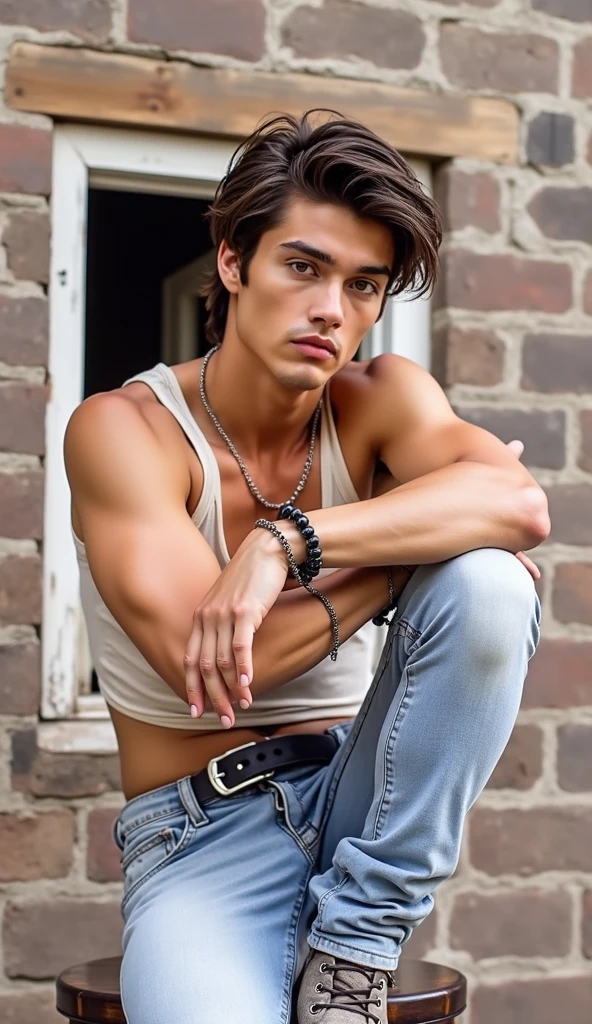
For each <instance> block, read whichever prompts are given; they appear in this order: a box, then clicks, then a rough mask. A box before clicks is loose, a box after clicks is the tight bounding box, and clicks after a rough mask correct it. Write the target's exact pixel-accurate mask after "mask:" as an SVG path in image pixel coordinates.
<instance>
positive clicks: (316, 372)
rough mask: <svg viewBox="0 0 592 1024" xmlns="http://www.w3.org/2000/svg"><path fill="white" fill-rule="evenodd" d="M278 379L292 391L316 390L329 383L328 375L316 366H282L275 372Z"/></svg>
mask: <svg viewBox="0 0 592 1024" xmlns="http://www.w3.org/2000/svg"><path fill="white" fill-rule="evenodd" d="M275 377H276V379H277V380H278V381H279V383H280V384H283V386H284V387H286V388H290V390H292V391H315V390H316V389H317V388H322V387H323V385H324V384H326V383H327V380H328V377H327V374H326V373H324V372H323V371H322V370H321V369H320V368H319V367H316V366H291V367H290V368H289V369H287V368H286V369H284V368H282V369H281V370H279V371H278V372H277V373H276V374H275Z"/></svg>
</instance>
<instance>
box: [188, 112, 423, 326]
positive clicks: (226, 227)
mask: <svg viewBox="0 0 592 1024" xmlns="http://www.w3.org/2000/svg"><path fill="white" fill-rule="evenodd" d="M317 113H329V114H331V115H333V117H332V119H329V120H325V121H324V122H322V123H320V124H316V125H315V124H314V123H313V122H312V121H311V115H312V114H317ZM294 196H302V197H306V198H308V199H313V200H315V201H317V202H333V203H339V204H343V205H345V206H347V207H348V208H349V209H351V210H353V211H354V212H355V213H357V214H358V215H359V216H361V217H371V218H373V219H374V220H377V221H380V222H382V223H383V224H385V225H386V226H387V227H389V228H390V230H391V231H392V234H393V241H394V247H395V265H394V268H393V273H392V275H391V278H390V280H389V282H388V285H387V292H386V296H385V301H386V297H387V296H388V295H398V294H399V293H400V292H402V291H404V290H405V289H406V288H410V287H412V288H413V289H414V295H423V294H425V293H426V292H428V291H429V290H430V289H431V287H432V286H433V284H434V282H435V279H436V274H437V268H438V248H439V246H440V243H441V241H442V224H441V219H440V214H439V211H438V207H437V206H436V204H435V203H434V201H433V200H432V199H431V198H430V197H429V195H427V193H426V192H425V191H424V189H423V186H422V185H421V182H420V181H419V179H418V178H417V177H416V175H415V174H414V172H413V171H412V170H411V168H410V167H409V165H408V164H407V163H406V161H405V160H404V159H403V157H402V156H401V155H400V154H399V153H398V152H397V151H396V150H395V149H393V147H392V146H390V145H389V144H388V143H387V142H385V141H384V140H383V139H381V138H379V136H378V135H375V134H374V132H372V131H370V129H369V128H366V127H365V126H364V125H363V124H360V123H359V122H357V121H350V120H346V119H345V118H344V117H343V115H342V114H339V113H338V112H337V111H333V110H331V111H318V110H309V111H307V112H306V113H305V114H303V115H302V117H294V116H292V115H291V114H281V115H279V116H276V117H270V118H267V119H266V120H265V121H264V122H263V124H261V125H260V126H259V127H258V128H257V129H256V130H255V131H254V132H253V134H252V135H250V136H249V138H248V139H246V140H245V141H244V142H242V143H241V145H240V146H239V147H238V148H237V149H236V151H235V152H234V154H233V156H232V158H231V161H230V165H229V168H228V171H227V173H226V174H225V176H224V177H223V178H222V180H221V182H220V184H219V185H218V188H217V190H216V194H215V197H214V200H213V202H212V204H211V206H210V208H209V211H208V214H207V217H208V220H209V224H210V232H211V235H212V241H213V243H214V245H215V247H216V249H217V248H218V247H219V245H220V243H221V242H222V240H225V241H226V243H227V244H228V246H229V247H230V249H231V250H232V251H233V252H234V253H235V254H236V255H237V256H238V258H239V260H240V279H241V282H242V283H243V284H247V281H248V269H249V263H250V261H251V259H252V257H253V255H254V254H255V252H256V250H257V246H258V244H259V240H260V238H261V236H262V235H263V234H264V233H265V232H266V231H269V230H271V229H272V228H274V227H276V226H277V225H278V224H279V223H280V222H281V218H282V215H283V213H284V210H285V207H286V203H287V202H288V201H289V200H290V199H291V198H292V197H294ZM203 294H204V295H205V296H206V308H207V311H208V318H207V322H206V337H207V339H208V341H209V342H210V343H211V344H214V345H217V344H220V342H221V341H222V338H223V335H224V330H225V327H226V318H227V315H228V302H229V293H228V291H227V290H226V288H225V287H224V285H223V283H222V281H221V279H220V276H219V274H218V270H217V268H215V269H214V271H213V273H212V275H211V277H210V278H209V280H208V281H207V283H206V286H205V288H204V290H203ZM383 309H384V303H383V307H382V309H381V315H382V311H383Z"/></svg>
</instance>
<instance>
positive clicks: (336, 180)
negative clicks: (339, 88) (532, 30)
mask: <svg viewBox="0 0 592 1024" xmlns="http://www.w3.org/2000/svg"><path fill="white" fill-rule="evenodd" d="M210 222H211V229H212V236H213V240H214V243H215V245H216V247H217V250H218V259H217V268H216V272H215V275H214V277H213V279H212V281H211V282H210V285H209V290H208V310H209V322H208V336H209V340H210V341H211V342H212V343H213V345H214V347H213V348H212V349H211V350H210V352H208V354H207V356H206V357H205V359H196V360H190V361H189V362H187V363H184V364H180V365H178V366H175V367H167V366H165V365H164V364H162V363H160V364H158V365H157V366H156V367H153V368H152V369H150V370H146V371H144V372H142V373H140V374H138V375H136V376H135V377H134V378H131V379H130V380H129V381H126V382H125V383H124V385H123V386H122V387H121V388H119V389H116V390H115V391H112V392H109V393H104V394H99V395H95V396H92V397H90V398H89V399H87V400H86V401H85V402H83V403H82V405H81V406H80V407H79V408H78V409H77V410H76V411H75V412H74V414H73V416H72V418H71V420H70V423H69V425H68V429H67V433H66V438H65V459H66V466H67V472H68V477H69V482H70V486H71V491H72V527H73V533H74V537H75V543H76V548H77V552H78V558H79V564H80V571H81V587H82V601H83V607H84V611H85V616H86V621H87V625H88V631H89V637H90V645H91V653H92V657H93V663H94V665H95V667H96V670H97V674H98V678H99V682H100V685H101V690H102V692H103V693H104V695H105V699H106V701H107V704H108V706H109V710H110V713H111V715H112V718H113V722H114V726H115V729H116V732H117V737H118V742H119V748H120V754H121V766H122V780H123V788H124V792H125V795H126V797H127V799H128V803H127V804H126V806H125V807H124V809H123V811H122V813H121V815H120V817H119V819H118V822H117V825H116V828H115V838H116V841H117V843H118V844H119V846H120V848H121V849H122V853H123V857H122V864H123V870H124V880H125V882H124V899H123V904H122V909H123V915H124V920H125V931H124V958H123V967H122V998H123V1003H124V1009H125V1013H126V1016H127V1020H128V1021H129V1024H169V1022H170V1021H175V1024H190V1022H191V1024H201V1022H203V1024H206V1022H207V1024H210V1022H211V1021H214V1020H221V1021H228V1022H229V1024H230V1022H232V1024H260V1022H261V1021H269V1022H271V1021H273V1022H274V1024H287V1022H288V1021H289V1020H290V1019H291V1014H292V1012H293V1011H294V1012H295V1013H296V1014H297V1019H298V1024H314V1021H315V1019H316V1017H317V1016H318V1017H319V1019H321V1020H322V1021H323V1024H360V1021H361V1020H364V1021H367V1022H375V1024H385V1022H386V990H387V986H388V983H389V982H390V981H392V980H393V974H392V972H393V971H394V970H395V968H396V966H397V962H398V958H399V953H400V948H401V944H402V943H403V942H404V941H405V940H406V939H407V938H408V937H409V934H410V933H411V930H412V928H413V927H414V926H416V925H417V924H419V923H420V922H421V921H422V920H423V919H424V918H425V917H426V915H427V914H428V913H429V911H430V910H431V907H432V905H433V895H432V893H433V891H434V889H435V887H436V886H437V885H438V884H439V883H440V882H441V881H442V880H443V879H445V878H447V877H448V876H449V875H450V874H451V873H452V871H453V870H454V868H455V865H456V863H457V859H458V853H459V848H460V842H461V835H462V828H463V822H464V818H465V815H466V812H467V810H468V808H469V807H470V806H471V804H472V803H473V802H474V800H475V799H476V798H477V796H478V795H479V793H480V791H481V789H482V788H483V786H484V785H485V783H486V781H487V779H488V778H489V776H490V774H491V772H492V771H493V768H494V766H495V764H496V762H497V760H498V759H499V757H500V754H501V753H502V750H503V749H504V746H505V744H506V743H507V740H508V737H509V735H510V732H511V730H512V727H513V724H514V721H515V717H516V714H517V711H518V706H519V703H520V695H521V690H522V684H523V681H524V677H525V674H526V670H527V663H528V660H529V658H530V657H531V656H532V654H533V652H534V650H535V647H536V643H537V641H538V636H539V621H540V606H539V603H538V600H537V598H536V594H535V591H534V585H533V580H532V577H533V576H535V577H536V576H537V575H538V570H537V569H536V567H535V566H534V565H533V564H532V563H531V562H530V561H529V559H528V558H527V556H526V555H524V554H523V549H528V548H530V547H534V546H536V545H537V544H538V543H540V542H541V541H542V540H543V539H544V538H545V537H546V536H547V534H548V531H549V521H548V514H547V506H546V501H545V498H544V495H543V492H542V491H541V489H540V487H539V486H538V485H537V483H536V482H535V480H534V479H533V478H532V476H531V475H530V474H529V473H528V472H527V470H526V469H524V467H522V466H521V465H520V463H519V461H518V459H517V458H516V454H519V453H520V445H519V444H518V443H516V444H517V450H516V449H515V450H514V451H510V450H508V448H506V447H505V446H504V445H503V444H501V442H500V441H498V440H497V439H496V438H495V437H493V436H492V435H491V434H489V433H487V432H486V431H484V430H481V429H479V428H477V427H475V426H471V425H469V424H467V423H465V422H463V421H462V420H460V419H459V418H458V417H457V416H455V414H454V413H453V411H452V410H451V408H450V405H449V403H448V401H447V399H446V397H445V396H444V394H443V392H442V391H441V389H440V388H439V386H438V385H437V384H436V382H435V381H434V380H433V378H432V377H431V376H430V375H429V374H428V373H426V372H425V371H423V370H422V369H420V368H419V367H418V366H416V365H415V364H414V363H412V362H410V361H408V360H406V359H403V358H400V357H397V356H394V355H385V356H381V357H379V358H377V359H374V360H371V361H370V362H367V363H356V362H354V361H353V359H354V356H355V354H356V351H357V349H358V347H359V344H360V342H361V340H362V338H363V336H364V335H365V334H366V332H367V331H368V330H369V328H370V327H371V326H372V324H373V323H374V322H375V321H376V320H377V319H378V317H379V316H380V315H381V313H382V310H383V308H384V304H385V301H386V298H387V296H388V295H389V294H398V293H400V292H402V291H404V290H405V289H407V288H409V287H410V286H412V285H414V286H415V287H416V288H417V289H418V290H419V291H420V292H421V291H422V290H423V291H425V290H427V289H428V288H429V287H430V286H431V284H432V282H433V279H434V276H435V271H436V263H437V250H438V247H439V244H440V239H441V231H440V220H439V215H438V212H437V209H436V207H435V205H434V203H433V202H432V200H431V199H430V198H429V197H428V196H427V195H426V194H425V193H424V192H423V190H422V188H421V185H420V184H419V182H418V181H417V179H416V178H415V176H414V175H413V173H412V172H411V170H410V169H409V167H408V166H407V165H406V163H405V161H404V160H403V159H402V158H401V157H400V156H399V154H397V153H396V152H395V151H394V150H393V149H392V148H391V147H389V146H388V145H387V144H386V143H384V142H383V141H382V140H380V139H379V138H377V137H376V136H375V135H373V133H372V132H370V131H368V130H367V129H366V128H364V127H363V126H362V125H359V124H356V123H353V122H350V121H347V120H345V119H343V118H341V117H331V118H327V117H324V118H321V119H320V121H319V123H317V124H315V122H314V121H313V118H312V117H311V116H310V113H309V114H308V115H305V116H304V117H303V118H301V119H298V118H293V117H279V118H274V119H271V120H269V121H268V122H267V123H265V124H264V125H263V126H262V127H261V128H260V129H258V131H257V132H255V133H254V135H253V136H252V137H251V138H250V139H248V140H247V142H246V143H245V144H244V145H243V146H242V147H240V148H239V151H238V152H237V154H236V158H235V160H234V161H233V162H232V164H231V167H230V169H229V172H228V174H227V175H226V177H225V178H224V180H223V181H222V183H221V185H220V188H219V190H218V193H217V195H216V197H215V199H214V202H213V204H212V207H211V211H210ZM290 501H291V506H290V508H288V509H286V508H282V509H281V516H280V518H279V519H278V518H277V516H278V511H280V507H281V506H283V505H285V503H286V502H288V503H289V502H290ZM295 508H297V509H299V510H300V512H297V511H295V510H294V509H295ZM304 513H305V515H304ZM286 516H287V518H286ZM256 524H258V525H256ZM289 570H290V576H288V571H289ZM319 570H320V571H319ZM306 581H308V583H307V586H306V587H305V586H304V585H300V584H303V583H304V582H306ZM395 605H396V606H397V607H396V614H395V615H394V617H393V620H392V622H391V625H390V628H389V633H388V638H387V642H386V645H385V647H384V650H383V653H382V657H381V660H380V664H379V666H378V669H377V670H376V672H375V674H374V677H373V678H372V673H371V662H372V648H373V642H372V639H371V636H370V634H371V633H373V631H374V626H373V624H372V621H371V620H372V619H373V618H374V617H377V616H378V621H380V618H381V611H382V610H384V609H385V607H387V606H390V608H391V609H393V608H394V606H395ZM272 736H273V738H271V737H272ZM231 752H232V753H231ZM297 981H298V985H297V986H296V984H295V983H296V982H297Z"/></svg>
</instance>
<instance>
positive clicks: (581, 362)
mask: <svg viewBox="0 0 592 1024" xmlns="http://www.w3.org/2000/svg"><path fill="white" fill-rule="evenodd" d="M521 386H522V387H523V388H525V390H526V391H542V392H545V393H546V394H552V393H554V392H559V391H574V392H576V394H579V395H581V394H586V393H587V392H589V391H592V335H582V334H527V335H526V337H525V338H524V344H523V347H522V381H521Z"/></svg>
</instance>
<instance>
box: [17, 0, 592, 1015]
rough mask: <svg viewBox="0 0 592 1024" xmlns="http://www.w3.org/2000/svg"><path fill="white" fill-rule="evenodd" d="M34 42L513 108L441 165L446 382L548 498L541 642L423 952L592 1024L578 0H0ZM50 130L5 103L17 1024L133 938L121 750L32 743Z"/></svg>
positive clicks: (582, 65)
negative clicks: (72, 967) (121, 850)
mask: <svg viewBox="0 0 592 1024" xmlns="http://www.w3.org/2000/svg"><path fill="white" fill-rule="evenodd" d="M163 11H165V12H166V13H163ZM23 38H26V39H29V40H33V41H43V42H46V43H47V45H52V44H64V43H69V44H72V45H80V44H90V45H92V46H95V47H99V48H100V47H104V48H116V49H125V50H126V51H129V52H135V53H139V54H143V53H145V54H151V55H154V54H156V55H158V54H160V53H162V52H163V50H164V51H169V52H175V53H176V52H177V51H180V55H181V56H182V57H183V58H184V59H187V60H196V61H199V62H200V63H206V64H212V65H218V66H219V65H223V66H234V67H243V66H246V67H253V66H255V67H260V68H264V69H271V70H276V71H277V72H281V71H283V70H286V69H291V70H299V71H302V73H306V72H313V73H315V74H320V75H322V74H338V75H341V76H346V77H347V76H349V77H352V78H364V79H377V80H381V81H385V82H391V83H396V84H403V85H410V86H412V87H417V88H434V89H443V90H461V91H467V92H474V93H479V94H483V95H489V94H493V95H502V96H507V97H510V98H511V99H513V100H514V101H515V103H516V105H517V107H518V109H519V111H520V114H521V128H520V133H521V136H520V139H521V141H520V159H519V163H518V165H517V166H503V167H501V166H496V165H494V164H489V163H477V162H475V161H471V160H458V161H454V162H451V163H449V164H447V165H445V166H441V167H440V168H439V170H438V173H437V176H436V187H437V193H438V196H439V198H440V200H441V202H442V205H443V208H444V211H445V216H446V226H447V239H446V243H445V250H444V256H443V271H442V281H441V287H440V290H439V297H438V302H437V303H436V310H435V314H434V337H435V346H434V347H435V364H434V371H435V373H436V374H437V376H438V377H439V379H440V380H441V382H442V383H443V384H444V385H445V386H446V388H447V389H448V392H449V394H450V397H451V401H452V402H453V403H454V405H455V407H456V408H457V409H458V410H459V412H460V413H461V414H462V415H463V416H464V417H466V418H467V419H470V420H472V421H474V422H476V423H479V424H482V425H483V426H485V427H487V429H489V430H492V431H493V432H494V433H496V434H498V435H499V436H500V437H501V438H502V439H503V440H504V441H507V440H510V439H511V438H512V437H520V438H522V439H523V440H524V442H525V445H526V451H525V462H526V464H527V465H528V466H529V467H530V468H531V469H532V471H533V473H534V474H535V476H536V477H537V479H538V480H540V482H541V483H542V484H543V485H544V486H545V487H546V489H547V491H548V494H549V497H550V501H551V510H552V515H553V532H552V535H551V537H550V539H549V541H547V542H546V543H545V544H544V545H543V547H542V548H540V549H539V551H538V552H537V561H538V562H539V564H540V565H541V568H542V570H543V579H542V581H541V584H540V592H541V596H542V599H543V606H544V630H543V640H542V642H541V646H540V649H539V653H538V654H537V656H536V657H535V659H534V661H533V663H532V669H531V672H530V675H529V679H528V681H527V686H526V692H525V698H524V705H523V710H522V712H521V717H520V721H519V724H518V726H517V728H516V730H515V732H514V735H513V736H512V739H511V741H510V744H509V746H508V748H507V751H506V753H505V754H504V757H503V759H502V761H501V762H500V765H499V766H498V768H497V770H496V772H495V774H494V776H493V778H492V780H491V782H490V785H489V786H488V788H487V790H486V792H485V794H484V796H483V798H482V799H481V801H480V802H479V805H478V807H477V808H476V809H475V810H474V811H473V813H472V814H471V816H470V820H469V825H468V828H467V834H466V841H465V843H464V848H463V854H462V860H461V864H460V866H459V870H458V872H457V874H456V876H455V877H454V878H453V879H452V880H451V881H450V882H449V883H447V884H446V885H445V886H444V887H443V888H442V890H441V891H440V894H439V898H438V902H437V910H436V912H435V913H434V914H433V915H432V917H431V918H430V919H428V921H427V922H426V924H425V925H423V926H422V927H421V929H420V930H419V931H418V932H417V933H416V936H415V937H414V939H413V940H412V942H413V945H414V948H415V951H416V952H418V953H429V954H430V955H431V956H433V957H435V958H439V959H441V960H442V961H444V962H448V963H451V964H455V965H458V966H460V967H461V969H463V970H464V971H465V972H466V973H467V975H468V976H469V979H470V982H471V1009H470V1022H471V1024H494V1022H495V1024H498V1022H499V1021H501V1020H503V1021H504V1024H559V1022H560V1021H562V1020H564V1019H568V1018H569V1020H570V1024H588V1022H589V1020H590V1006H591V1004H592V854H591V851H592V794H591V788H592V516H591V515H590V510H591V498H592V475H591V474H592V270H591V269H590V266H591V261H590V253H591V244H592V113H591V108H590V99H591V98H592V8H591V6H590V0H532V2H531V3H530V4H529V2H528V0H499V2H496V0H467V2H464V3H456V2H455V0H443V2H438V0H416V2H415V3H410V2H408V0H400V3H397V2H395V0H374V2H373V3H372V2H364V3H362V2H359V3H354V2H348V0H325V2H324V3H322V0H311V3H310V4H308V5H307V4H303V3H299V2H298V0H266V2H264V0H225V2H224V3H220V2H219V0H194V2H193V3H192V4H188V3H187V2H186V0H169V2H168V4H167V5H166V8H163V6H162V4H157V3H155V2H154V0H127V3H126V0H113V2H112V3H110V2H109V0H78V3H77V4H75V5H73V4H70V3H66V2H64V0H20V3H19V4H16V3H14V2H13V0H0V55H1V58H0V59H2V60H3V59H4V57H5V55H6V54H7V52H8V49H9V47H10V44H11V42H12V41H13V40H15V39H23ZM393 116H394V117H396V111H394V112H393ZM51 128H52V125H51V122H50V121H49V120H48V119H47V118H44V117H37V116H33V115H16V114H15V113H14V112H13V111H11V110H8V109H5V108H4V107H0V387H1V388H2V400H1V401H0V519H1V522H2V528H1V530H0V533H1V535H2V538H3V539H0V712H1V714H2V716H3V719H2V721H3V725H4V729H3V730H2V735H1V737H0V903H1V913H2V942H1V947H2V951H3V968H0V1019H2V1020H6V1021H14V1022H15V1024H16V1022H18V1024H29V1022H30V1024H33V1021H34V1022H35V1024H44V1022H46V1021H54V1022H55V1021H56V1020H57V1018H56V1016H55V1013H54V1011H53V1009H52V1000H53V994H52V984H51V979H52V978H53V977H54V975H55V973H56V971H58V970H59V969H60V968H61V967H62V966H64V965H65V964H68V963H71V962H75V961H79V960H80V959H83V958H86V957H88V956H95V955H106V954H108V953H111V952H113V951H114V950H116V948H117V944H118V941H119V938H118V937H119V928H120V926H119V918H118V895H119V882H118V877H119V875H118V871H119V869H118V864H117V858H116V856H115V853H116V851H115V850H114V848H113V847H112V846H111V845H110V839H109V825H110V822H111V820H112V818H113V815H114V814H115V812H116V809H117V807H118V806H119V805H120V803H121V795H120V794H119V792H118V779H117V766H116V763H115V759H114V758H113V757H112V756H96V757H92V756H90V755H80V754H77V755H72V754H66V753H62V754H51V753H48V752H47V751H44V750H40V749H39V748H38V745H37V734H36V721H37V712H38V704H39V630H40V592H41V591H40V571H41V549H40V542H41V539H42V500H43V462H42V460H43V453H44V429H43V416H44V403H45V399H46V383H45V382H46V370H45V366H46V359H47V297H46V289H47V281H48V234H49V232H48V197H49V195H50V190H51V182H50V175H51V167H50V144H51ZM468 1020H469V1014H467V1017H466V1021H467V1024H468Z"/></svg>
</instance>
